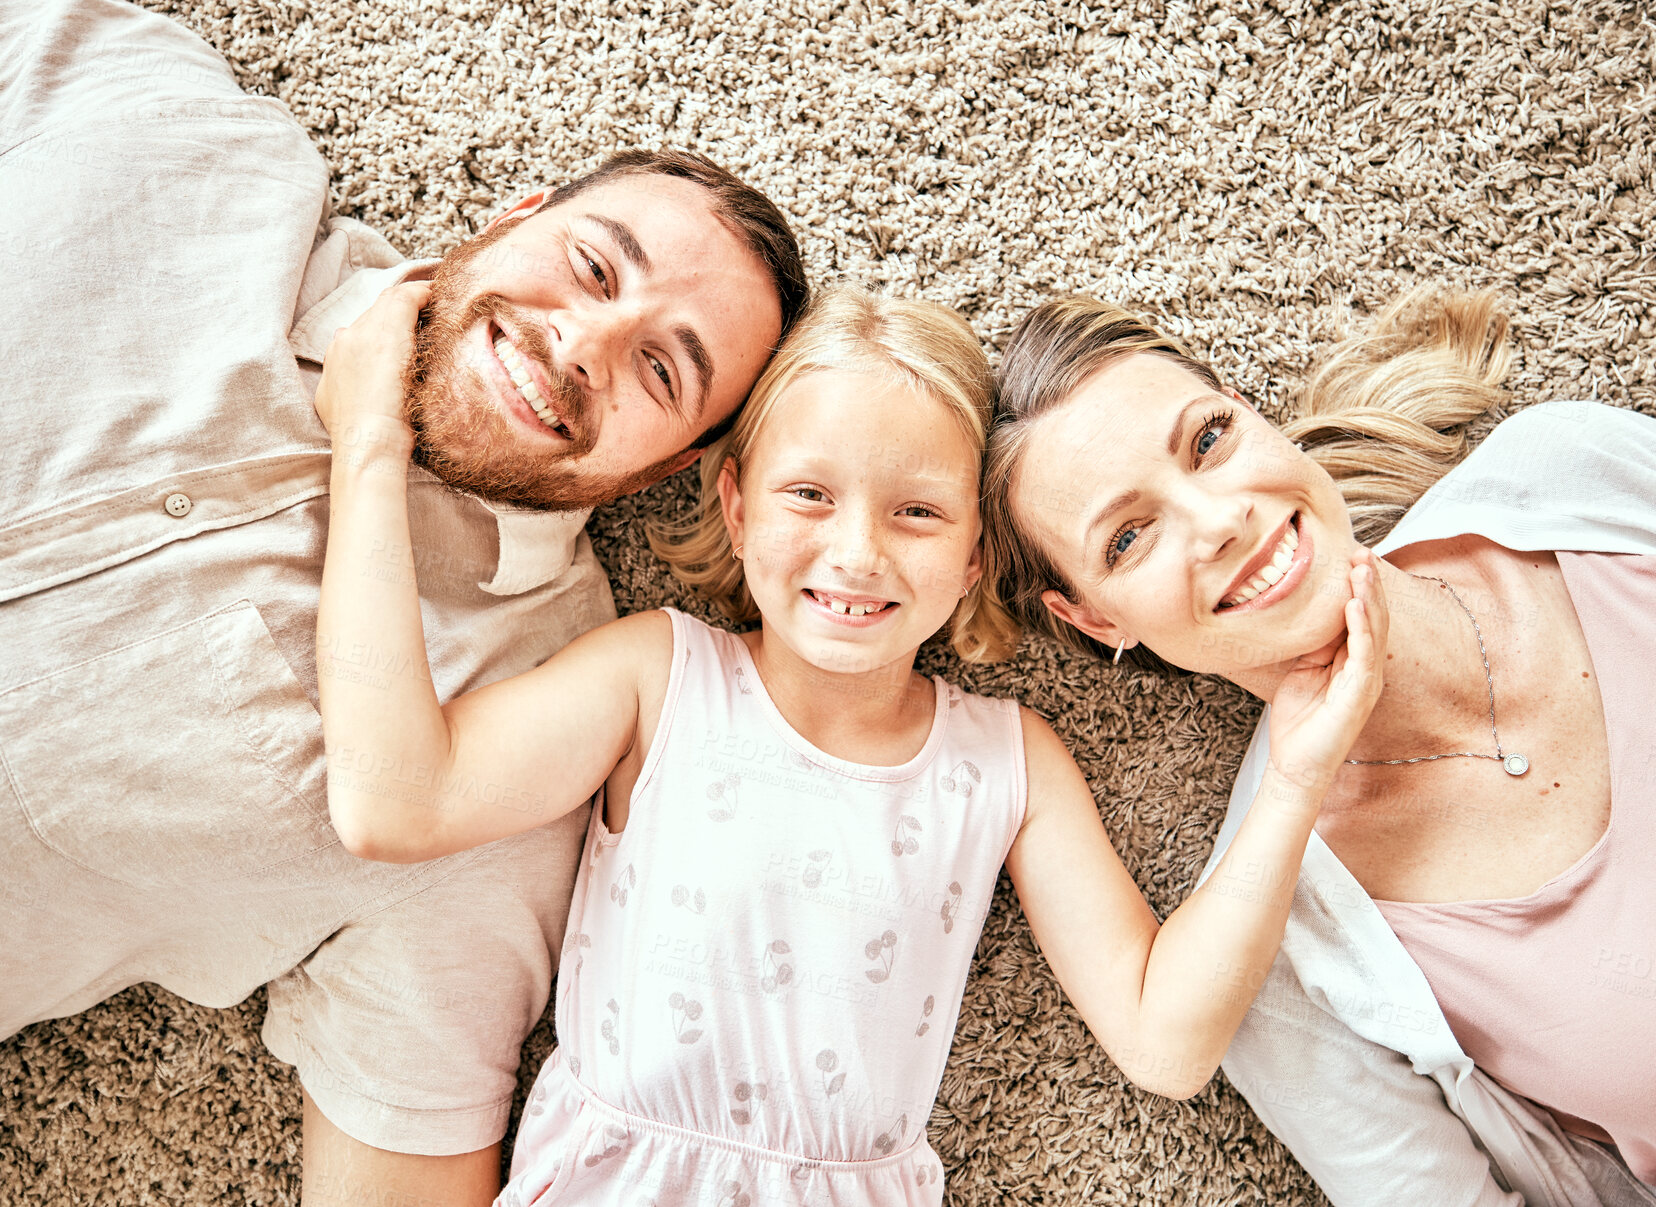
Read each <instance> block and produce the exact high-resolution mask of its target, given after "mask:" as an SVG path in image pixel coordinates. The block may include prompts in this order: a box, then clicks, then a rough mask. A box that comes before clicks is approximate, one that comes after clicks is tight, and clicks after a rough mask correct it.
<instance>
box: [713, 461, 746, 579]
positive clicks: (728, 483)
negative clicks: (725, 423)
mask: <svg viewBox="0 0 1656 1207" xmlns="http://www.w3.org/2000/svg"><path fill="white" fill-rule="evenodd" d="M719 511H720V513H721V514H723V516H724V523H725V531H726V532H727V533H729V534H730V547H731V548H732V549H740V548H741V547H742V546H743V545H744V544H745V543H746V536H745V529H746V524H745V522H744V520H743V516H742V487H741V484H740V483H739V482H737V480H736V458H735V457H726V458H725V460H724V464H723V465H721V466H720V467H719ZM738 556H740V555H738Z"/></svg>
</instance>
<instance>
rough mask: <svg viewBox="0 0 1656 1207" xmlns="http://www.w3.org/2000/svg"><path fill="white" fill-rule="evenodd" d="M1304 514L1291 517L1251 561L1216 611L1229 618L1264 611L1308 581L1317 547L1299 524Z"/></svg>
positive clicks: (1233, 581)
mask: <svg viewBox="0 0 1656 1207" xmlns="http://www.w3.org/2000/svg"><path fill="white" fill-rule="evenodd" d="M1302 514H1303V513H1301V512H1298V511H1296V512H1294V513H1293V514H1292V515H1290V516H1289V517H1288V518H1287V519H1286V520H1284V521H1283V522H1282V524H1281V526H1280V527H1279V528H1278V529H1277V530H1276V531H1275V532H1273V533H1272V534H1271V535H1270V537H1269V538H1267V541H1266V543H1265V544H1264V545H1263V546H1262V547H1261V548H1260V550H1259V552H1257V553H1256V554H1254V556H1253V557H1251V558H1249V559H1248V561H1247V564H1246V565H1244V566H1243V568H1242V570H1241V571H1240V572H1239V573H1238V574H1237V576H1236V578H1235V579H1234V580H1232V582H1231V585H1230V587H1229V588H1228V589H1227V590H1226V592H1225V594H1224V595H1223V596H1222V597H1221V598H1220V601H1219V602H1218V603H1217V604H1215V605H1214V608H1213V610H1214V612H1216V613H1218V614H1220V615H1223V616H1230V615H1234V614H1236V613H1239V612H1259V611H1263V610H1264V609H1266V608H1269V607H1272V606H1273V605H1275V604H1278V603H1281V602H1282V601H1283V600H1284V599H1287V598H1288V596H1290V595H1292V594H1293V593H1294V591H1295V589H1296V588H1298V587H1299V585H1300V584H1301V583H1303V582H1304V581H1305V579H1306V577H1307V575H1308V573H1309V572H1310V569H1311V561H1312V557H1313V555H1314V554H1315V552H1316V548H1315V543H1314V542H1313V541H1312V539H1311V534H1310V533H1309V532H1308V531H1306V530H1305V527H1304V525H1303V524H1301V522H1300V519H1301V515H1302Z"/></svg>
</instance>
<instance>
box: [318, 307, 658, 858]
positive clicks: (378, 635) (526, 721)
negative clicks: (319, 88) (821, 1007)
mask: <svg viewBox="0 0 1656 1207" xmlns="http://www.w3.org/2000/svg"><path fill="white" fill-rule="evenodd" d="M428 293H429V287H428V286H427V285H425V284H424V283H415V284H405V285H399V286H395V287H394V288H392V289H390V290H387V291H386V293H385V294H384V295H383V296H382V297H381V298H380V300H379V301H377V302H376V303H375V304H374V306H373V307H372V308H371V309H370V310H369V311H368V312H367V313H366V314H364V315H363V316H362V317H361V318H360V319H358V320H357V321H356V322H355V323H353V324H352V325H351V326H350V327H348V328H347V329H345V330H344V331H341V332H340V333H339V335H338V336H337V337H336V338H335V340H334V343H333V346H332V347H331V348H330V349H329V352H328V359H327V363H326V366H325V367H324V370H323V374H322V381H321V383H320V385H319V387H318V390H317V396H316V409H317V413H318V414H319V415H321V417H322V420H323V423H324V424H325V425H326V426H327V428H328V431H329V433H330V434H331V435H332V437H333V450H334V455H333V468H332V476H331V495H330V502H329V523H328V551H327V560H326V562H325V564H324V567H323V572H322V604H321V609H320V611H319V613H318V615H317V629H316V650H317V673H318V682H319V688H320V693H321V706H322V730H323V735H324V738H325V740H326V742H327V749H328V811H329V814H330V816H331V817H332V819H333V824H334V828H335V829H336V830H337V831H338V832H339V836H340V839H341V841H342V842H343V843H344V845H345V847H346V849H347V850H349V851H351V852H352V853H353V854H356V855H360V856H363V857H364V858H369V859H381V860H387V861H391V862H398V863H411V862H416V861H419V860H424V859H433V858H436V857H437V856H439V855H446V854H450V853H452V852H454V851H459V850H464V849H466V848H467V847H473V846H477V845H478V844H480V843H485V842H490V841H492V840H494V839H497V838H503V837H505V836H506V835H509V834H515V833H518V832H520V831H522V830H528V829H532V828H533V827H535V826H538V825H541V824H543V823H545V822H548V821H551V820H553V819H554V818H556V817H561V816H562V815H563V814H565V813H567V812H569V811H570V810H571V809H573V808H575V807H576V806H578V805H580V804H581V803H582V802H584V801H585V800H587V799H588V798H589V797H590V796H591V795H592V794H593V792H594V791H596V790H597V788H598V787H599V785H601V784H602V783H603V782H604V779H605V778H606V777H607V776H608V775H609V773H610V772H611V771H612V770H613V769H614V767H615V765H616V764H617V763H618V762H619V761H620V760H621V759H622V758H623V756H624V755H625V754H626V753H627V751H628V749H629V748H630V747H631V746H632V745H633V743H634V742H635V741H636V740H637V730H638V715H639V708H638V700H639V692H640V687H641V684H642V683H643V682H645V681H646V680H653V679H654V678H656V677H664V675H665V671H664V670H663V669H662V668H665V667H666V666H667V665H668V662H669V659H670V656H671V645H672V633H671V626H670V622H669V621H668V620H667V618H666V617H665V616H663V615H661V614H660V613H655V614H646V615H643V616H636V617H630V618H629V619H627V620H623V621H617V622H615V623H614V624H610V625H605V626H603V627H601V628H599V629H595V630H593V631H592V632H590V633H587V634H585V635H584V636H582V637H580V638H578V639H577V640H575V641H573V642H571V643H570V644H569V645H568V646H566V647H565V648H564V649H563V650H561V651H560V652H559V653H558V654H557V655H555V656H554V657H553V658H551V659H549V660H548V661H547V662H546V663H544V664H543V665H541V666H540V667H537V668H536V669H535V670H533V671H529V672H527V673H526V674H522V675H518V676H516V677H515V678H512V679H507V680H504V681H502V682H499V683H495V684H491V685H490V686H488V687H484V688H481V689H479V690H477V691H473V692H468V693H467V694H465V695H463V696H460V697H458V698H457V699H455V700H452V701H450V702H449V703H448V705H446V706H442V705H440V704H439V703H438V699H437V692H436V689H435V688H434V686H433V685H432V682H431V669H430V665H429V663H428V662H427V660H426V646H425V632H424V629H423V627H422V625H421V621H420V600H419V595H418V591H417V587H416V583H415V574H414V561H413V555H412V553H411V551H410V547H409V528H408V488H407V472H408V458H409V454H410V452H411V451H412V449H413V444H414V436H413V432H412V430H411V429H410V428H409V426H408V424H407V423H406V422H405V421H404V419H403V385H402V372H403V367H404V365H405V364H406V363H407V362H408V359H409V357H410V355H411V352H412V338H413V328H414V322H415V318H416V316H417V315H418V313H419V309H420V307H421V306H422V305H423V304H424V303H425V300H426V298H427V296H428Z"/></svg>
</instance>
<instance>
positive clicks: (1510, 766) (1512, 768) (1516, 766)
mask: <svg viewBox="0 0 1656 1207" xmlns="http://www.w3.org/2000/svg"><path fill="white" fill-rule="evenodd" d="M1501 766H1503V767H1505V768H1506V773H1507V774H1508V775H1523V774H1524V772H1526V771H1528V770H1529V760H1528V759H1526V758H1525V757H1524V756H1523V755H1521V754H1509V755H1507V756H1506V758H1504V759H1502V760H1501Z"/></svg>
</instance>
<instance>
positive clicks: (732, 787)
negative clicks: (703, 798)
mask: <svg viewBox="0 0 1656 1207" xmlns="http://www.w3.org/2000/svg"><path fill="white" fill-rule="evenodd" d="M741 786H742V780H741V777H740V776H735V775H727V776H725V777H724V778H723V779H722V780H714V781H713V782H712V783H711V784H709V785H707V799H708V800H713V801H723V802H726V803H724V804H721V805H717V806H715V807H714V808H711V809H709V810H708V811H707V815H708V816H709V817H711V818H712V819H713V820H714V821H729V820H730V819H731V818H732V817H735V816H736V806H737V804H738V802H737V799H736V789H738V788H740V787H741Z"/></svg>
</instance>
